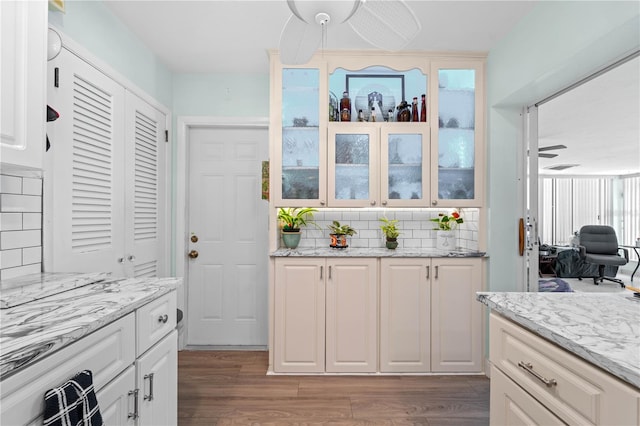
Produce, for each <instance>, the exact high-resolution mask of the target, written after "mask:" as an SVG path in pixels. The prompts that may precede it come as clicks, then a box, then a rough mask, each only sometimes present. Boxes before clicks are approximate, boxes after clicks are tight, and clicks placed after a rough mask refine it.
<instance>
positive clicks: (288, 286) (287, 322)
mask: <svg viewBox="0 0 640 426" xmlns="http://www.w3.org/2000/svg"><path fill="white" fill-rule="evenodd" d="M275 265H276V266H275V302H274V303H275V306H274V313H275V330H274V334H275V343H274V345H275V348H274V370H275V371H276V372H279V373H284V372H293V373H303V372H322V371H324V359H325V358H324V350H325V347H324V345H325V324H324V323H325V284H324V282H325V281H324V275H325V272H326V271H325V266H324V265H325V261H324V259H313V258H298V259H291V258H278V259H276V261H275Z"/></svg>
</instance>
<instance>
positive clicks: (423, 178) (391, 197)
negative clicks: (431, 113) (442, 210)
mask: <svg viewBox="0 0 640 426" xmlns="http://www.w3.org/2000/svg"><path fill="white" fill-rule="evenodd" d="M380 143H381V146H380V203H381V204H382V206H383V207H411V206H416V207H418V206H419V207H424V206H426V205H428V203H429V202H430V200H431V195H430V194H431V186H430V176H429V164H430V161H429V156H430V155H431V151H430V144H429V132H428V130H427V129H426V128H425V129H424V130H406V126H403V125H402V124H398V123H385V124H384V126H382V127H381V138H380Z"/></svg>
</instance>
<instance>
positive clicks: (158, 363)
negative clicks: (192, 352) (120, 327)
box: [136, 330, 178, 426]
mask: <svg viewBox="0 0 640 426" xmlns="http://www.w3.org/2000/svg"><path fill="white" fill-rule="evenodd" d="M177 380H178V338H177V331H175V330H173V331H172V332H171V333H170V334H169V335H168V336H167V337H165V338H164V339H162V340H161V341H160V342H159V343H157V344H156V345H155V346H153V347H152V348H151V349H149V350H148V351H147V352H146V353H145V354H144V355H142V356H141V357H139V358H138V359H137V360H136V381H137V384H138V387H137V389H138V392H139V393H138V410H139V418H138V425H139V426H143V425H149V426H162V425H175V424H176V422H177V419H178V392H177V387H176V383H177Z"/></svg>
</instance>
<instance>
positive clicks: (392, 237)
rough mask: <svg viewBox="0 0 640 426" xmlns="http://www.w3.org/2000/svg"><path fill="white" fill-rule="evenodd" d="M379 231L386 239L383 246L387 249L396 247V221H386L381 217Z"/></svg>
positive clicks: (398, 232)
mask: <svg viewBox="0 0 640 426" xmlns="http://www.w3.org/2000/svg"><path fill="white" fill-rule="evenodd" d="M379 220H380V222H382V225H380V229H382V233H383V234H384V236H385V238H386V242H385V245H386V247H387V248H388V249H392V250H393V249H395V248H396V247H398V235H400V231H399V230H398V226H397V223H398V220H397V219H387V218H386V217H381V218H380V219H379Z"/></svg>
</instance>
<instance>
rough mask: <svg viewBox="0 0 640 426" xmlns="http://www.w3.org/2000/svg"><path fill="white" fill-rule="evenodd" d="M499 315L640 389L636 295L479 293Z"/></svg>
mask: <svg viewBox="0 0 640 426" xmlns="http://www.w3.org/2000/svg"><path fill="white" fill-rule="evenodd" d="M477 299H478V300H479V301H480V302H482V303H484V304H485V305H487V306H488V307H489V308H491V309H492V310H493V311H494V312H497V313H499V314H501V315H502V316H504V317H506V318H508V319H510V320H512V321H514V322H515V323H517V324H519V325H521V326H522V327H524V328H525V329H528V330H530V331H532V332H533V333H535V334H537V335H539V336H542V337H543V338H545V339H547V340H549V341H551V342H553V343H555V344H557V345H559V346H561V347H562V348H564V349H565V350H567V351H569V352H571V353H573V354H575V355H577V356H579V357H580V358H582V359H584V360H585V361H587V362H589V363H591V364H593V365H595V366H597V367H600V368H601V369H603V370H605V371H607V372H609V373H611V374H612V375H614V376H616V377H618V378H619V379H621V380H623V381H625V382H627V383H629V384H631V385H633V386H635V387H636V388H640V298H637V297H633V295H632V293H631V292H630V291H629V292H624V293H515V292H514V293H506V292H505V293H491V292H482V293H477Z"/></svg>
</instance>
